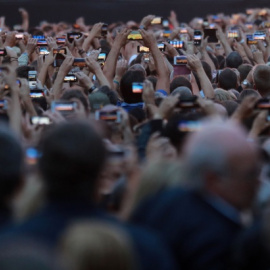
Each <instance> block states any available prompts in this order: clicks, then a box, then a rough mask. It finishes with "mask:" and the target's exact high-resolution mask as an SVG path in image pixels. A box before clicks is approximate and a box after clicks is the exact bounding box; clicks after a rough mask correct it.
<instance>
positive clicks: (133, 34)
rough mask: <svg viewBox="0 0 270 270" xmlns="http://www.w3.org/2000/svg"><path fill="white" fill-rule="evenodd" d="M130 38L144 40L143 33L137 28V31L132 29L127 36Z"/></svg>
mask: <svg viewBox="0 0 270 270" xmlns="http://www.w3.org/2000/svg"><path fill="white" fill-rule="evenodd" d="M127 39H128V40H142V39H143V38H142V35H141V33H140V32H139V31H138V30H136V31H131V32H130V34H129V35H128V37H127Z"/></svg>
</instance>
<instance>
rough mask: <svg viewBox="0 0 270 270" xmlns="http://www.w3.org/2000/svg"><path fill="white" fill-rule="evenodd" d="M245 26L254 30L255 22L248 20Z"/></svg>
mask: <svg viewBox="0 0 270 270" xmlns="http://www.w3.org/2000/svg"><path fill="white" fill-rule="evenodd" d="M245 26H246V28H247V29H249V30H252V29H253V23H250V22H247V23H245Z"/></svg>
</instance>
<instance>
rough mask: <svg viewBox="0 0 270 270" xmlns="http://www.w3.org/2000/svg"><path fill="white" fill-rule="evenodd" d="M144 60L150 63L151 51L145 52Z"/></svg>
mask: <svg viewBox="0 0 270 270" xmlns="http://www.w3.org/2000/svg"><path fill="white" fill-rule="evenodd" d="M143 61H144V62H145V63H149V61H150V54H149V53H145V54H144V55H143Z"/></svg>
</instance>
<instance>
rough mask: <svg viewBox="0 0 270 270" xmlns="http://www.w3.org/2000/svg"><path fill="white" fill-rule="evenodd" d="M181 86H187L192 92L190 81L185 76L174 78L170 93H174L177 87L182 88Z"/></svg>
mask: <svg viewBox="0 0 270 270" xmlns="http://www.w3.org/2000/svg"><path fill="white" fill-rule="evenodd" d="M180 86H186V87H187V88H189V89H191V90H192V86H191V83H190V82H189V80H188V79H186V78H185V77H183V76H176V77H174V78H173V80H172V81H171V84H170V92H171V93H172V91H173V90H174V89H175V88H177V87H180Z"/></svg>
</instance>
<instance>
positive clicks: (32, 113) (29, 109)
mask: <svg viewBox="0 0 270 270" xmlns="http://www.w3.org/2000/svg"><path fill="white" fill-rule="evenodd" d="M23 103H24V106H25V110H26V111H27V112H28V114H29V115H30V116H37V112H36V110H35V107H34V104H33V102H32V100H31V99H30V98H27V99H25V100H24V101H23Z"/></svg>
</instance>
